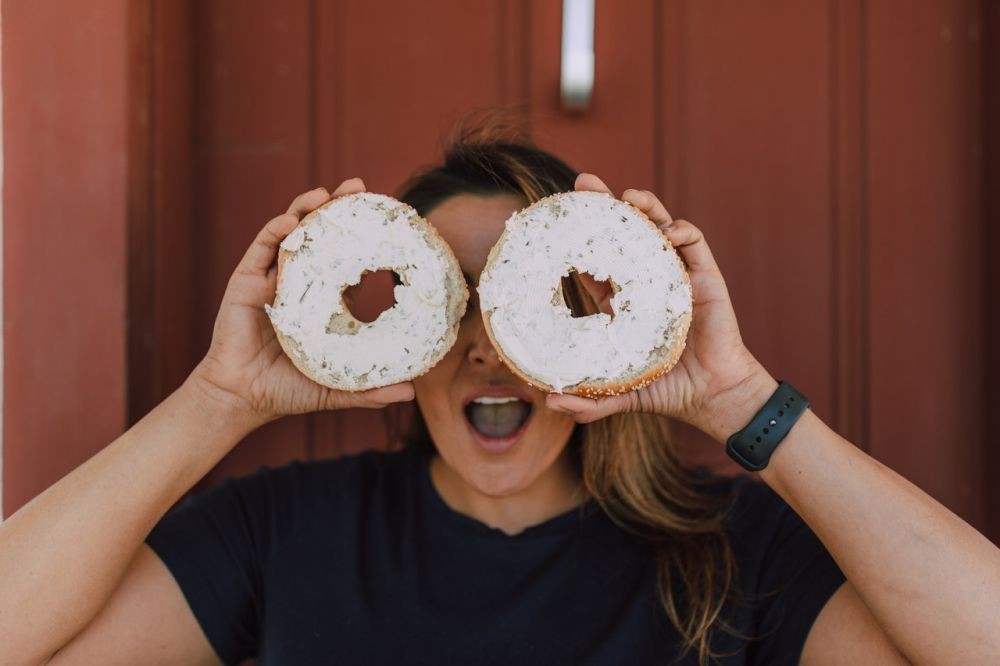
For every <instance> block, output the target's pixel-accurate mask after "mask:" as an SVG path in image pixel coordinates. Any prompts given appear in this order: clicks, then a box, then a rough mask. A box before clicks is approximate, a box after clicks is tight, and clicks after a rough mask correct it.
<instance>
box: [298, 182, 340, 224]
mask: <svg viewBox="0 0 1000 666" xmlns="http://www.w3.org/2000/svg"><path fill="white" fill-rule="evenodd" d="M329 200H330V193H329V192H328V191H327V189H326V188H325V187H317V188H316V189H315V190H309V191H308V192H305V193H303V194H300V195H299V196H297V197H295V200H294V201H292V205H291V206H289V207H288V214H289V215H294V216H295V217H296V218H297V219H299V220H301V219H302V218H303V217H305V216H306V215H307V214H308V213H311V212H313V211H314V210H316V209H317V208H319V207H320V206H322V205H323V204H325V203H326V202H327V201H329Z"/></svg>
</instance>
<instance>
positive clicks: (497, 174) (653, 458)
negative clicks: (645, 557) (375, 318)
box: [399, 124, 736, 664]
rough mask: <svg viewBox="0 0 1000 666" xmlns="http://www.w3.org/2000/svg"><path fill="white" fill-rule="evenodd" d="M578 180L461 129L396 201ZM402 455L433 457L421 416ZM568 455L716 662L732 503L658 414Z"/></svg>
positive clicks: (729, 573) (586, 441) (523, 192)
mask: <svg viewBox="0 0 1000 666" xmlns="http://www.w3.org/2000/svg"><path fill="white" fill-rule="evenodd" d="M575 179H576V172H575V171H573V169H571V168H570V167H569V166H568V165H567V164H566V163H565V162H563V161H562V160H560V159H559V158H558V157H556V156H554V155H552V154H551V153H548V152H546V151H544V150H542V149H540V148H537V147H535V146H533V145H532V144H531V142H530V141H529V140H528V139H527V138H526V137H525V136H524V135H523V134H521V133H520V132H518V131H517V130H516V129H515V130H511V128H509V127H504V128H500V129H498V128H497V127H496V125H495V124H488V125H486V126H484V125H482V124H479V125H475V126H473V127H471V128H468V127H460V128H459V130H458V131H457V132H456V133H455V135H454V136H453V138H452V139H451V141H450V142H449V144H448V145H447V147H446V149H445V151H444V159H443V161H442V162H441V163H440V164H439V165H437V166H433V167H431V168H428V169H426V170H424V171H422V172H419V173H418V174H417V175H415V176H414V177H413V178H411V179H410V180H409V181H408V182H407V183H406V184H405V185H404V186H403V187H402V188H401V191H400V193H399V198H400V199H401V200H402V201H405V202H406V203H408V204H410V205H411V206H413V207H414V208H416V209H417V211H418V212H419V213H420V214H421V215H423V216H426V215H427V214H428V213H429V212H430V211H432V210H433V209H434V208H435V207H436V206H438V205H439V204H441V203H442V202H443V201H445V200H446V199H448V198H450V197H454V196H457V195H460V194H477V195H484V196H491V195H499V194H515V195H518V196H520V197H522V198H524V199H525V200H526V202H528V203H532V202H534V201H537V200H538V199H541V198H543V197H546V196H549V195H551V194H555V193H557V192H564V191H570V190H572V189H573V186H574V181H575ZM563 295H564V297H565V299H566V301H567V305H568V306H569V307H570V309H571V310H574V311H575V312H580V313H585V314H593V313H595V312H597V306H596V304H595V302H594V300H593V299H592V298H591V297H590V294H589V292H587V291H586V289H584V288H583V286H582V284H581V283H580V281H579V279H578V278H577V277H576V276H575V274H573V273H571V274H570V275H569V276H567V277H564V278H563ZM401 441H402V443H403V445H404V446H407V447H417V448H421V449H426V450H433V447H434V444H433V442H432V441H431V437H430V433H429V432H428V430H427V426H426V423H425V422H424V420H423V417H422V416H421V415H420V414H419V412H416V413H413V414H411V416H410V427H409V429H408V432H406V433H405V434H404V436H403V437H402V438H401ZM567 446H569V447H571V451H572V453H573V458H574V460H575V462H576V464H577V466H578V469H579V471H580V474H581V478H582V479H583V485H584V489H585V491H586V493H587V496H588V498H590V499H592V500H594V501H596V502H597V504H598V505H599V506H600V507H601V509H602V510H603V511H604V512H605V513H606V514H607V515H608V517H609V518H610V519H611V520H612V521H614V522H615V523H616V524H617V525H619V526H620V527H621V528H622V529H625V530H627V531H629V532H631V533H633V534H636V535H638V536H639V537H641V538H643V539H644V540H646V541H647V542H649V543H650V544H651V546H652V547H653V549H654V552H655V554H656V564H657V579H658V585H659V591H660V602H661V604H662V606H663V608H664V611H665V613H666V615H667V617H668V618H669V619H670V621H671V623H672V624H673V625H674V627H675V628H676V629H677V630H678V632H679V633H680V635H681V636H682V638H683V639H684V642H685V650H684V652H683V653H682V654H681V655H679V656H678V659H680V658H681V657H682V656H683V654H684V653H686V652H687V649H694V650H696V651H697V653H698V660H699V663H702V664H704V663H706V662H707V661H708V659H710V658H712V657H715V656H718V655H719V653H718V652H717V651H716V650H715V649H713V647H712V635H713V631H714V630H715V629H716V628H720V629H722V630H724V631H726V632H727V633H735V632H733V631H732V630H731V629H730V628H729V627H728V625H727V624H726V623H725V622H724V620H723V619H722V616H721V613H722V609H723V607H724V605H725V603H726V601H727V599H729V597H730V593H731V590H732V588H733V587H734V584H733V583H734V578H735V573H736V572H735V561H734V558H733V554H732V550H731V548H730V544H729V539H728V537H727V535H726V533H725V531H724V528H723V520H724V515H725V510H726V504H727V503H726V501H725V498H720V497H712V496H710V495H707V494H703V493H702V492H701V491H700V490H699V489H698V488H699V484H698V483H697V478H696V477H697V475H696V474H694V473H692V472H691V471H690V470H688V469H687V468H686V467H685V466H684V465H683V464H682V463H681V461H680V457H679V455H678V453H677V449H676V446H675V445H674V442H673V439H672V438H671V436H670V432H669V428H668V424H667V421H666V419H664V418H662V417H659V416H655V415H651V414H615V415H613V416H609V417H607V418H605V419H601V420H599V421H596V422H594V423H589V424H586V425H577V426H576V428H574V430H573V434H572V435H571V437H570V441H569V443H568V444H567Z"/></svg>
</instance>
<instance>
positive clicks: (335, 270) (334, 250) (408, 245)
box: [265, 193, 457, 390]
mask: <svg viewBox="0 0 1000 666" xmlns="http://www.w3.org/2000/svg"><path fill="white" fill-rule="evenodd" d="M425 225H426V222H424V221H423V220H422V219H421V218H420V217H419V216H418V215H417V213H416V211H415V210H413V208H411V207H410V206H408V205H406V204H403V203H401V202H399V201H397V200H395V199H393V198H391V197H387V196H384V195H380V194H372V193H361V194H356V195H351V196H346V197H342V198H340V199H336V200H334V201H333V202H331V203H330V204H328V205H326V206H324V207H323V208H321V209H320V210H319V211H317V213H316V214H314V215H313V216H312V217H311V218H307V219H306V220H305V221H304V222H303V223H302V224H301V225H299V226H298V227H297V228H296V229H295V230H294V231H292V233H290V234H289V235H288V236H287V237H286V238H285V239H284V241H283V242H282V243H281V248H282V250H283V251H285V252H287V253H289V254H288V255H287V256H286V258H285V260H284V263H283V265H282V269H281V273H280V276H279V279H278V286H277V293H276V296H275V301H274V305H273V306H265V310H266V311H267V314H268V316H269V317H270V318H271V322H272V323H273V325H274V327H275V329H276V330H278V331H280V332H281V333H282V334H283V335H285V336H287V337H288V338H289V339H290V340H291V341H292V342H293V343H294V345H295V346H296V347H297V348H298V349H297V351H300V352H301V357H304V361H305V363H306V364H307V366H308V368H307V369H308V374H310V375H311V376H312V377H313V378H314V379H316V381H319V382H320V383H322V384H325V385H327V386H331V387H334V388H345V389H353V390H357V389H359V388H372V387H376V386H385V385H387V384H392V383H395V382H399V381H404V380H407V379H411V378H413V377H414V376H416V375H418V374H420V373H422V372H423V371H424V370H426V369H427V368H428V367H429V364H428V361H430V363H431V364H432V363H434V362H436V361H437V360H439V359H440V357H441V356H443V355H444V353H445V352H447V350H448V348H449V347H450V346H451V345H452V344H453V343H454V331H453V327H452V324H451V323H450V322H449V321H448V316H447V315H448V309H449V302H448V299H449V295H448V291H447V289H446V279H445V278H446V273H447V271H448V270H449V266H448V261H449V259H451V261H454V259H453V257H451V256H450V251H448V250H447V248H441V247H437V248H435V247H433V246H432V245H431V243H430V241H429V240H428V235H429V234H432V233H433V231H431V230H430V229H424V228H423V227H424V226H425ZM442 250H443V251H442ZM454 268H455V269H457V262H456V264H455V266H454ZM380 269H388V270H392V271H395V272H396V273H397V274H398V275H399V277H400V280H401V281H402V284H400V285H397V286H396V287H395V289H394V296H395V300H396V303H395V305H394V306H393V307H391V308H390V309H388V310H386V311H384V312H383V313H382V314H381V315H379V317H378V319H376V320H375V321H373V322H371V323H364V322H361V321H359V320H357V319H355V318H354V317H353V315H351V313H350V311H349V310H348V309H347V306H346V304H345V303H344V300H343V297H342V294H343V292H344V289H346V288H347V287H348V286H350V285H354V284H357V283H358V282H360V280H361V277H362V275H363V273H364V272H365V271H376V270H380ZM452 309H454V304H452ZM300 360H301V359H300Z"/></svg>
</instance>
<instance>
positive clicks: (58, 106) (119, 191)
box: [2, 0, 129, 513]
mask: <svg viewBox="0 0 1000 666" xmlns="http://www.w3.org/2000/svg"><path fill="white" fill-rule="evenodd" d="M128 12H129V3H128V2H125V0H109V1H108V2H103V3H99V4H92V3H79V2H70V1H66V0H55V1H53V2H47V3H29V2H5V3H4V5H3V30H4V35H3V37H4V38H3V59H2V60H3V89H4V114H3V122H4V131H3V136H4V146H3V149H4V167H5V173H4V177H5V186H4V229H3V233H4V242H3V251H4V260H3V269H4V280H3V288H4V298H3V303H4V317H3V323H4V368H3V372H4V386H5V391H4V400H5V402H4V405H3V409H4V419H3V431H4V432H3V440H4V451H3V454H4V465H3V473H4V483H3V493H4V500H3V507H4V510H5V511H6V512H7V513H12V512H14V511H15V510H17V508H18V507H20V506H21V505H22V504H24V503H25V502H26V501H28V500H29V499H30V498H32V497H33V496H34V495H36V494H37V493H39V492H40V491H41V490H43V489H44V488H46V487H47V486H49V485H51V484H52V483H53V482H55V481H56V480H58V479H59V478H60V477H62V476H63V475H64V474H66V473H67V472H69V471H70V470H72V469H73V468H75V467H76V466H78V465H79V464H80V463H82V462H83V461H84V460H85V459H87V458H88V457H90V455H92V454H93V453H95V452H96V451H97V450H99V449H100V448H102V447H103V446H104V445H106V444H107V443H108V442H110V441H111V440H112V439H114V438H115V437H116V436H117V435H118V434H119V433H120V432H121V430H122V427H123V426H124V424H125V409H126V396H125V362H126V356H125V349H126V346H125V311H126V310H125V307H126V302H125V289H124V286H123V285H124V280H125V257H126V212H127V211H126V190H127V176H126V168H127V161H128V127H129V119H128V102H129V97H128V83H129V81H128V69H127V66H126V62H125V54H127V53H128V49H129V39H128V29H129V13H128ZM53 35H58V39H53V37H52V36H53ZM40 45H44V48H40Z"/></svg>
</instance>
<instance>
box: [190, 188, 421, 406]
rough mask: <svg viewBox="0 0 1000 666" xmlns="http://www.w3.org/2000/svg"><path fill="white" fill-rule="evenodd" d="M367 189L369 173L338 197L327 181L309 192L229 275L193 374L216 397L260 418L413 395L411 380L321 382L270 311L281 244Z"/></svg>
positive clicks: (380, 403) (264, 232)
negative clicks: (320, 212)
mask: <svg viewBox="0 0 1000 666" xmlns="http://www.w3.org/2000/svg"><path fill="white" fill-rule="evenodd" d="M364 190H365V186H364V183H363V182H361V179H360V178H354V179H352V180H348V181H344V182H343V183H341V185H340V187H338V188H337V189H336V191H334V193H333V194H332V195H331V194H330V193H329V192H327V191H326V189H325V188H322V187H321V188H319V189H315V190H312V191H311V192H306V193H305V194H302V195H299V196H298V197H297V198H296V199H295V201H293V202H292V205H291V206H290V207H289V209H288V212H287V213H285V214H284V215H279V216H278V217H276V218H274V219H273V220H271V221H270V222H268V223H267V224H266V225H265V226H264V228H263V229H261V231H260V233H259V234H257V238H256V239H254V242H253V244H252V245H251V246H250V248H249V249H248V250H247V251H246V254H245V255H244V256H243V259H242V260H241V261H240V263H239V265H238V266H237V267H236V270H235V272H233V275H232V277H231V278H230V279H229V284H228V286H227V287H226V293H225V295H224V296H223V298H222V305H221V307H220V308H219V314H218V316H217V317H216V320H215V329H214V332H213V334H212V344H211V346H210V347H209V350H208V354H207V355H206V356H205V358H204V359H203V360H202V362H201V363H200V364H199V365H198V367H197V368H196V369H195V371H194V373H192V379H195V380H197V381H198V382H199V383H200V384H201V386H202V387H204V388H205V389H206V390H207V392H208V395H209V396H211V397H213V398H219V399H221V400H223V401H224V403H226V405H227V406H228V407H230V408H235V409H236V410H238V411H239V412H241V413H243V414H244V415H245V416H247V417H249V418H251V419H255V420H257V421H259V422H260V423H264V422H267V421H270V420H273V419H275V418H277V417H279V416H282V415H284V414H300V413H304V412H313V411H319V410H325V409H340V408H342V407H384V406H385V405H387V404H389V403H393V402H400V401H404V400H410V399H412V398H413V386H412V385H411V384H410V383H409V382H406V383H402V384H394V385H392V386H385V387H382V388H378V389H372V390H370V391H360V392H346V391H336V390H333V389H329V388H327V387H325V386H321V385H320V384H317V383H316V382H314V381H312V380H311V379H309V378H308V377H306V376H305V375H303V374H302V373H301V372H299V370H298V369H297V368H296V367H295V366H294V365H293V364H292V362H291V361H290V360H289V358H288V357H287V356H286V355H285V352H284V351H283V350H282V348H281V345H280V344H279V342H278V339H277V337H276V336H275V333H274V329H273V328H272V326H271V321H270V320H269V319H268V317H267V314H266V313H265V312H264V304H265V303H271V302H272V301H273V300H274V294H275V286H276V283H277V272H278V268H277V256H278V245H279V244H280V243H281V241H282V240H284V238H285V236H287V235H288V234H289V233H291V231H292V230H293V229H295V227H296V225H298V223H299V221H300V220H301V219H302V218H303V217H304V216H305V215H306V214H307V213H310V212H312V211H313V210H315V209H316V208H319V207H320V206H321V205H323V204H324V203H326V202H327V201H329V200H330V199H331V198H334V197H338V196H343V195H345V194H354V193H356V192H363V191H364Z"/></svg>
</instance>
